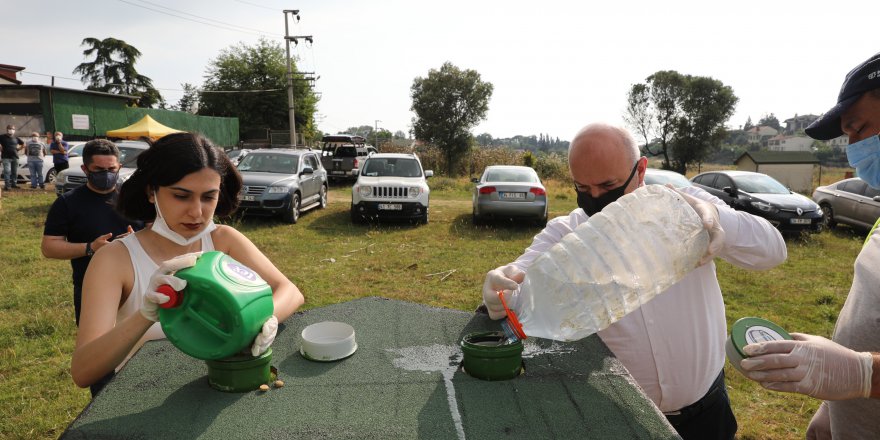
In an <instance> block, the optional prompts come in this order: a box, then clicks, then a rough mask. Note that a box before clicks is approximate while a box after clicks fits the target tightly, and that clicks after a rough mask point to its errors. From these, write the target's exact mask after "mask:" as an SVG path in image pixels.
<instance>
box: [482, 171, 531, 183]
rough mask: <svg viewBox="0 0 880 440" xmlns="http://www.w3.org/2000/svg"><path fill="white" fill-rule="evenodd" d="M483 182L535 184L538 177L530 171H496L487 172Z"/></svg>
mask: <svg viewBox="0 0 880 440" xmlns="http://www.w3.org/2000/svg"><path fill="white" fill-rule="evenodd" d="M485 181H486V182H524V183H535V182H537V181H538V176H537V175H536V174H535V173H534V172H532V171H531V170H518V169H498V170H491V171H489V172H487V173H486V180H485Z"/></svg>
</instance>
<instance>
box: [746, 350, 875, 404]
mask: <svg viewBox="0 0 880 440" xmlns="http://www.w3.org/2000/svg"><path fill="white" fill-rule="evenodd" d="M791 336H792V337H793V338H794V340H793V341H770V342H762V343H759V344H750V345H747V346H746V347H745V348H744V350H745V352H746V354H747V355H749V356H751V357H749V358H748V359H743V360H742V361H741V362H740V366H741V367H742V369H743V370H744V371H745V374H746V376H747V377H748V378H749V379H752V380H754V381H756V382H760V383H761V386H763V387H764V388H767V389H769V390H775V391H784V392H789V393H800V394H806V395H809V396H813V397H815V398H817V399H822V400H846V399H857V398H861V397H869V396H870V395H871V374H872V370H873V367H872V362H873V359H872V356H871V353H859V352H856V351H853V350H850V349H849V348H846V347H844V346H842V345H840V344H837V343H835V342H833V341H830V340H828V339H826V338H823V337H821V336H813V335H805V334H801V333H792V334H791Z"/></svg>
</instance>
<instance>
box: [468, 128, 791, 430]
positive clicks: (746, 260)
mask: <svg viewBox="0 0 880 440" xmlns="http://www.w3.org/2000/svg"><path fill="white" fill-rule="evenodd" d="M569 168H570V171H571V175H572V179H573V180H574V183H575V189H576V191H577V193H578V206H579V208H578V209H575V210H574V211H572V212H571V213H570V214H569V215H567V216H563V217H557V218H555V219H553V220H551V221H550V222H549V223H548V224H547V227H546V228H544V230H543V231H541V232H540V233H539V234H538V235H536V236H535V239H534V241H533V242H532V244H531V246H529V248H528V249H526V251H525V253H524V254H523V255H521V256H520V257H519V258H518V259H517V260H516V261H514V262H513V263H510V264H509V265H506V266H502V267H499V268H497V269H494V270H492V271H489V273H487V274H486V281H485V283H484V286H483V301H484V302H485V303H486V306H487V309H488V311H489V315H490V317H491V318H492V319H501V318H503V317H504V311H503V307H501V304H500V301H499V300H498V296H497V293H496V292H498V291H499V290H515V289H517V288H518V283H521V282H522V281H523V277H524V272H525V271H526V270H527V269H528V268H529V266H531V264H532V263H533V262H534V260H535V259H536V258H537V257H538V256H539V255H541V254H542V253H544V252H546V251H547V250H549V249H550V248H551V247H552V246H553V245H554V244H556V243H558V242H559V241H560V240H561V239H562V237H563V236H565V235H566V234H568V233H570V232H572V231H574V229H575V228H576V227H577V226H578V225H579V224H581V223H583V222H585V221H587V218H588V217H589V215H592V214H595V213H597V212H599V211H601V210H602V208H604V207H605V206H606V205H608V204H609V203H611V202H613V201H615V200H616V199H618V198H619V197H621V196H622V195H624V194H627V193H630V192H632V191H634V190H635V189H636V188H638V187H639V186H641V185H643V184H644V176H645V169H646V168H647V159H646V158H644V157H640V154H639V150H638V147H637V146H636V144H635V141H634V140H633V138H632V137H631V136H630V135H629V133H628V132H627V131H626V130H624V129H621V128H617V127H612V126H608V125H605V124H591V125H588V126H586V127H584V128H583V129H581V131H580V132H579V133H578V134H577V135H576V136H575V138H574V139H573V140H572V142H571V146H570V148H569ZM682 192H684V193H686V194H689V195H691V196H693V198H691V200H690V201H689V203H691V205H692V206H693V207H694V209H695V210H696V211H697V213H698V214H699V215H700V217H701V218H702V219H703V221H704V224H706V226H707V229H710V236H711V237H712V239H711V240H712V243H711V244H710V246H709V248H710V254H709V255H707V256H708V257H709V258H707V259H704V261H707V262H706V264H703V265H702V266H700V267H697V268H696V269H694V270H693V271H692V272H690V273H689V274H688V275H686V276H685V277H684V278H683V279H682V280H681V281H679V282H678V283H676V284H675V285H673V286H672V287H670V288H669V289H668V290H666V291H665V292H664V293H663V294H661V295H658V296H656V297H655V298H654V299H653V300H651V301H650V302H648V303H646V304H644V305H642V306H641V307H640V308H639V309H637V310H635V311H633V312H632V313H630V314H629V315H626V316H624V317H623V318H621V319H620V320H619V321H617V322H616V323H614V324H611V326H609V327H608V328H606V329H605V330H602V331H600V332H599V333H598V334H599V337H600V338H602V341H603V342H604V343H605V344H606V345H607V346H608V348H609V349H610V350H611V351H612V352H613V353H614V355H615V356H616V357H617V358H618V359H619V360H620V361H621V362H622V363H623V365H624V366H626V368H627V369H628V370H629V372H630V374H632V376H633V377H634V378H635V380H636V381H637V382H638V383H639V385H640V386H641V387H642V389H643V390H644V391H645V393H646V394H647V396H648V397H649V398H650V399H651V400H652V401H653V402H654V403H655V404H656V405H657V406H658V407H659V408H660V410H661V411H662V412H663V413H664V414H666V417H667V419H668V420H669V421H670V423H671V424H672V426H673V427H674V428H675V429H676V431H678V433H679V435H681V436H682V438H684V439H701V440H702V439H716V438H717V439H732V438H734V434H735V433H736V428H737V424H736V418H735V417H734V415H733V412H732V411H731V409H730V401H729V399H728V397H727V390H726V388H725V385H724V371H723V367H724V357H725V355H724V342H725V340H726V334H727V330H726V321H725V315H724V301H723V299H722V296H721V288H720V287H719V285H718V280H717V278H716V276H715V263H714V262H713V261H712V259H711V257H713V256H717V257H719V258H722V259H724V260H726V261H728V262H730V263H732V264H735V265H737V266H739V267H743V268H748V269H770V268H772V267H774V266H776V265H778V264H780V263H782V262H783V261H785V258H786V257H787V250H786V247H785V242H784V240H783V239H782V236H781V234H780V233H779V231H777V230H776V229H775V228H774V227H773V226H772V225H770V223H769V222H767V221H766V220H764V219H762V218H759V217H756V216H753V215H751V214H748V213H745V212H742V211H735V210H733V209H731V208H730V207H728V206H727V205H726V204H725V203H724V202H722V201H721V200H720V199H718V198H717V197H714V196H712V195H711V194H709V193H707V192H705V191H703V190H701V189H698V188H695V187H690V188H684V189H682ZM713 223H714V226H712V227H710V225H711V224H713ZM722 230H723V231H722ZM638 239H639V237H633V240H638Z"/></svg>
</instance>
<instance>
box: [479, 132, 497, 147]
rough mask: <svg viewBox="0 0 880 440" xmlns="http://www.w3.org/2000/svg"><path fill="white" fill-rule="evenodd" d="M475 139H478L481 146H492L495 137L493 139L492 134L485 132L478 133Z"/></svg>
mask: <svg viewBox="0 0 880 440" xmlns="http://www.w3.org/2000/svg"><path fill="white" fill-rule="evenodd" d="M475 140H476V141H477V145H479V146H481V147H491V146H492V142H493V140H494V139H492V135H491V134H489V133H483V134H480V135H477V137H476V138H475Z"/></svg>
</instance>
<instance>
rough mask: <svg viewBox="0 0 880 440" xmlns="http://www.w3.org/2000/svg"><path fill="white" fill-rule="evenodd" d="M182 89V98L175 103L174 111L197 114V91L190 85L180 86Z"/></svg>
mask: <svg viewBox="0 0 880 440" xmlns="http://www.w3.org/2000/svg"><path fill="white" fill-rule="evenodd" d="M180 86H181V87H182V88H183V96H181V97H180V100H179V101H177V105H176V106H174V110H179V111H182V112H187V113H192V114H197V113H198V112H199V90H198V89H196V87H195V86H194V85H192V84H190V83H183V84H181V85H180Z"/></svg>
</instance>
